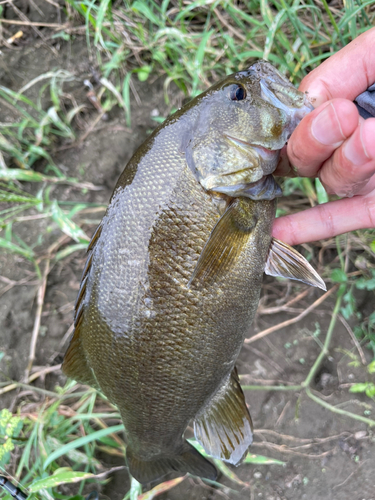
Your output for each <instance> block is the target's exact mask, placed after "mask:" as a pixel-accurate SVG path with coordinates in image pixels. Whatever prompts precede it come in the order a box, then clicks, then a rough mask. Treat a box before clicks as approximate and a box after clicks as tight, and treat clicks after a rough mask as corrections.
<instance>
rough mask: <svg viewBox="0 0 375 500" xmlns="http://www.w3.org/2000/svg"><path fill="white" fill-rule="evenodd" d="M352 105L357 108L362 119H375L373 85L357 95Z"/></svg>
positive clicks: (374, 91)
mask: <svg viewBox="0 0 375 500" xmlns="http://www.w3.org/2000/svg"><path fill="white" fill-rule="evenodd" d="M354 104H355V105H356V106H357V109H358V111H359V114H360V115H361V116H362V118H364V119H365V120H366V119H367V118H375V83H373V84H372V85H370V87H369V88H368V89H367V90H365V91H364V92H362V94H359V96H357V97H356V98H355V100H354Z"/></svg>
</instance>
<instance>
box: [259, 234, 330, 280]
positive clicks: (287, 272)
mask: <svg viewBox="0 0 375 500" xmlns="http://www.w3.org/2000/svg"><path fill="white" fill-rule="evenodd" d="M264 272H265V273H266V274H269V275H270V276H279V277H282V278H290V279H292V280H298V281H302V282H303V283H306V284H307V285H311V286H316V287H318V288H321V289H322V290H327V288H326V286H325V283H324V281H323V280H322V278H321V277H320V276H319V274H318V273H317V272H316V271H315V269H314V268H313V267H312V266H311V265H310V264H309V263H308V262H307V260H306V259H305V257H303V256H302V255H301V254H300V253H299V252H297V250H295V249H294V248H292V247H290V246H289V245H287V244H286V243H283V242H282V241H279V240H277V239H276V238H272V241H271V245H270V248H269V250H268V258H267V262H266V267H265V269H264Z"/></svg>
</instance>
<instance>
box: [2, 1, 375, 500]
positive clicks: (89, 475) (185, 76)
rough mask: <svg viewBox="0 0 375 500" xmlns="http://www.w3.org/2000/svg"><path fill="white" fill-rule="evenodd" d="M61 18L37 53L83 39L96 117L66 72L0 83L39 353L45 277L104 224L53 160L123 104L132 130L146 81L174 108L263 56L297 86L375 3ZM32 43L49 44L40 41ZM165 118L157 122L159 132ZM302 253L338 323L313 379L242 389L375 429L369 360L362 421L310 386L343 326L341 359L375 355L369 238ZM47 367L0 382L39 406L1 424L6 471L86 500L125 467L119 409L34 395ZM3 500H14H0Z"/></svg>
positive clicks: (169, 7)
mask: <svg viewBox="0 0 375 500" xmlns="http://www.w3.org/2000/svg"><path fill="white" fill-rule="evenodd" d="M5 7H9V5H7V3H6V2H5V3H4V2H3V3H2V5H0V27H1V31H0V37H2V40H3V41H6V40H9V39H10V37H11V35H13V34H14V32H15V29H18V28H19V26H18V25H16V24H15V25H14V26H12V22H11V21H9V20H3V22H1V17H2V13H3V12H4V8H5ZM61 15H62V18H63V19H64V21H63V22H61V21H58V22H56V23H53V26H50V27H49V28H47V29H50V31H49V35H48V36H47V38H45V32H43V33H44V35H43V36H44V39H43V43H47V44H50V46H51V47H52V44H53V43H55V42H56V41H61V43H68V44H69V43H71V42H72V41H73V39H74V38H77V37H78V38H79V37H80V38H85V40H86V43H87V58H88V59H89V60H90V64H91V65H92V66H93V67H94V69H95V75H96V76H93V78H92V79H91V80H92V85H91V87H92V88H91V92H92V93H93V94H92V95H91V97H92V98H93V99H95V103H96V107H97V109H96V111H95V114H94V113H93V111H89V110H88V108H87V104H86V103H85V102H83V101H82V102H80V101H78V102H77V100H76V98H75V91H74V85H76V86H78V87H79V85H81V82H80V81H78V79H77V77H76V76H75V75H74V74H73V73H70V72H68V71H67V70H65V69H53V70H52V69H51V70H50V71H48V72H46V73H44V74H41V75H38V76H37V77H36V78H34V79H30V80H29V81H28V82H27V83H26V84H25V85H24V86H23V87H22V88H18V87H17V88H8V87H6V86H3V85H2V86H0V106H1V107H2V109H3V110H4V111H5V113H4V116H8V115H7V114H9V117H8V119H6V120H5V119H3V118H1V122H0V202H2V203H3V207H2V208H1V210H0V230H1V232H0V247H1V248H2V250H4V251H6V252H8V253H10V254H12V255H13V257H14V259H19V258H20V259H23V260H27V261H29V262H30V263H31V265H32V268H33V270H34V272H33V274H32V276H31V277H33V276H34V277H35V278H36V280H37V283H38V290H39V292H40V293H38V297H39V305H40V308H39V313H40V315H39V317H36V319H35V323H34V330H35V339H34V340H35V342H36V340H37V336H38V334H39V330H40V328H39V325H40V321H41V314H42V307H43V301H44V293H45V289H46V285H47V280H48V270H49V269H50V268H52V267H53V266H54V265H55V264H56V263H57V262H59V261H60V262H61V261H62V262H64V263H65V265H69V262H70V259H71V258H72V255H73V254H74V253H75V252H77V251H79V250H83V249H84V248H85V247H86V245H87V240H88V238H87V235H86V231H87V229H90V227H93V226H94V225H95V224H96V223H97V220H96V217H97V215H96V214H97V213H98V210H101V209H102V208H103V207H101V206H97V205H95V204H92V203H89V202H88V201H82V200H86V199H87V193H88V191H89V190H94V189H96V186H94V185H93V184H91V183H88V182H84V181H82V180H81V179H78V178H75V177H70V176H69V175H68V174H67V172H65V170H63V169H62V168H61V165H60V164H59V163H58V162H57V160H56V158H57V157H58V154H59V152H60V151H61V150H62V149H63V148H74V147H79V146H80V145H82V144H83V143H84V141H85V140H86V138H87V137H88V135H89V134H90V133H92V132H93V131H94V130H95V129H96V127H97V126H98V124H99V120H100V118H102V117H103V116H104V115H106V114H107V115H108V114H110V113H111V111H112V110H114V108H116V107H118V108H120V109H121V110H122V113H123V116H124V118H123V119H124V121H125V124H126V125H127V127H131V125H132V115H131V103H132V102H134V101H137V100H138V99H139V98H138V93H137V87H138V85H141V84H142V83H143V82H147V83H148V84H149V85H150V88H151V89H152V88H153V85H154V82H155V80H156V78H157V77H162V78H163V79H164V99H165V101H166V103H167V104H168V106H169V109H171V108H172V107H174V106H178V105H179V102H181V100H182V99H183V98H185V97H189V96H191V97H192V96H195V95H197V94H198V93H199V92H201V91H202V90H204V89H205V88H207V86H209V85H210V84H212V83H213V82H214V81H216V80H217V79H218V78H220V77H222V76H224V75H225V74H229V73H231V72H234V71H237V70H238V69H243V68H245V67H247V66H248V65H249V64H251V62H252V61H253V60H254V59H257V58H264V59H267V60H269V61H270V62H272V63H273V64H275V65H276V66H277V67H278V68H279V69H280V70H281V71H282V72H283V73H285V74H287V75H288V76H289V77H290V79H291V81H292V82H294V83H295V84H298V82H299V81H300V80H301V79H302V78H303V77H304V76H305V75H306V74H307V73H308V72H309V71H311V70H312V69H313V68H314V67H316V66H317V65H319V64H320V63H321V62H322V61H324V60H325V59H326V58H327V57H329V56H330V55H332V54H333V53H335V52H336V51H338V50H339V49H340V48H342V47H343V46H344V45H346V44H347V43H348V42H350V41H351V40H353V39H354V38H355V37H356V36H358V35H359V34H360V33H362V32H364V31H365V30H367V29H369V28H370V27H371V26H372V25H373V24H374V20H375V9H374V2H373V1H362V0H356V1H354V0H346V1H345V2H344V4H343V5H342V6H341V7H340V8H333V7H332V6H330V5H328V4H327V2H326V0H323V1H322V2H321V3H318V2H314V1H312V0H305V1H299V0H294V1H291V0H288V1H287V0H279V1H276V0H273V1H268V2H267V1H266V0H260V1H259V0H250V1H244V2H241V3H238V2H235V1H233V0H217V1H213V2H204V1H203V0H197V1H193V2H187V1H186V2H185V1H184V2H183V1H177V0H173V1H167V0H163V1H160V2H154V1H152V0H147V1H140V0H136V1H134V2H127V1H116V0H113V1H110V0H97V1H95V0H82V1H77V0H67V1H66V3H65V5H64V8H63V9H62V10H61ZM64 16H65V17H64ZM20 19H21V20H22V21H23V22H24V23H25V24H24V25H23V26H22V29H23V30H24V31H25V33H26V34H27V30H28V29H29V30H31V29H34V28H35V29H39V28H36V27H35V26H34V27H33V28H31V26H30V23H29V21H28V19H27V18H26V19H25V16H24V17H22V16H20ZM37 35H38V36H42V35H40V31H39V33H38V34H37ZM21 40H22V38H21ZM26 40H27V38H26ZM7 43H8V42H7ZM12 43H13V42H12ZM29 43H30V45H31V44H32V43H33V42H31V41H30V42H29ZM24 44H26V45H27V42H26V41H25V42H24ZM4 50H7V49H4ZM71 86H73V90H72V91H71V90H70V87H71ZM88 89H89V87H88ZM162 118H163V117H158V119H159V121H160V120H162ZM61 186H68V187H69V189H70V191H69V192H70V194H71V199H69V200H67V199H66V198H64V199H63V198H62V197H61V194H60V193H61V190H59V187H61ZM284 193H285V194H286V195H288V196H289V200H292V201H288V199H286V200H284V201H283V202H282V203H281V204H280V206H279V214H283V213H290V211H291V210H295V209H296V206H297V208H298V209H301V208H303V207H306V206H309V205H314V204H317V203H324V202H325V201H327V199H328V198H327V195H326V193H325V191H324V190H323V189H322V186H321V184H320V182H319V181H318V180H316V181H312V180H310V179H288V180H285V182H284ZM73 194H74V196H73ZM77 199H79V201H77ZM296 203H297V205H296ZM39 219H41V220H43V221H44V222H45V223H46V226H47V232H46V234H44V233H42V234H39V235H37V234H33V235H31V237H30V238H28V239H27V241H26V238H25V237H24V236H22V234H24V233H22V232H20V230H19V228H20V226H21V225H22V224H25V223H28V221H37V220H39ZM304 251H305V254H306V256H307V258H309V259H313V258H315V257H316V255H317V254H318V255H319V262H320V263H321V267H322V268H324V277H325V279H326V281H327V283H329V284H332V285H334V284H337V289H338V295H337V298H336V302H335V306H334V312H333V316H332V322H331V325H330V327H329V329H328V332H327V334H326V338H325V341H323V342H321V341H320V340H319V342H320V346H321V351H320V353H319V354H318V355H317V358H316V360H315V362H314V363H313V364H312V366H311V367H310V369H307V368H306V378H305V380H304V381H303V382H301V383H300V384H297V385H294V386H283V385H282V384H277V385H272V386H260V385H258V386H246V388H247V389H248V390H275V391H276V390H277V391H288V390H289V391H290V390H293V391H295V392H300V393H301V394H302V393H304V394H305V395H306V396H307V397H308V398H310V399H312V400H313V401H314V402H315V403H317V404H318V405H322V406H324V407H325V408H326V409H327V410H329V411H331V412H335V413H339V414H340V415H342V416H344V417H345V418H350V419H352V423H353V424H354V423H355V421H362V422H365V423H366V424H368V425H370V426H372V425H373V424H374V420H373V418H374V416H373V415H372V416H371V413H370V414H369V412H371V409H373V400H374V397H375V391H374V385H375V384H374V378H373V375H374V364H373V363H374V362H373V361H370V362H369V363H368V367H367V370H365V371H364V374H363V377H364V378H363V379H358V380H354V381H353V383H352V384H351V385H350V387H349V388H348V389H347V390H348V398H349V397H351V396H350V394H349V391H351V393H352V394H363V395H364V396H365V397H366V398H367V400H365V401H363V400H360V401H361V404H362V407H363V408H364V411H363V415H362V414H360V413H353V412H348V411H346V410H343V409H341V408H340V407H338V406H334V405H332V404H329V403H328V402H327V401H325V400H324V398H322V397H320V395H319V394H316V393H315V392H312V390H311V385H312V384H311V383H312V381H313V379H314V376H315V375H316V373H317V370H318V369H319V368H320V366H321V362H322V360H323V358H325V357H326V355H327V352H328V350H329V348H330V347H331V344H332V334H333V329H334V326H335V324H336V322H337V320H338V319H337V318H339V317H340V316H341V317H342V318H343V319H344V320H345V321H355V322H356V326H355V327H354V331H353V332H352V333H353V335H354V337H355V339H356V341H357V344H358V345H359V350H358V348H357V350H358V354H357V351H356V350H355V349H353V350H352V351H345V350H343V349H341V352H342V359H343V360H344V362H346V363H347V365H348V366H350V364H351V363H352V364H353V363H354V364H356V366H358V363H359V364H361V359H360V357H361V355H363V351H364V350H365V352H368V353H370V356H367V357H366V356H365V359H366V360H367V361H368V359H369V358H372V359H375V311H373V312H372V313H370V314H369V315H366V316H363V315H362V312H361V306H360V305H359V304H358V301H359V298H358V297H359V294H360V293H361V291H362V290H364V291H367V292H372V291H374V290H375V265H374V257H375V232H374V231H373V230H367V231H361V232H355V233H353V234H350V235H348V236H345V237H340V238H336V239H335V240H331V241H328V242H324V243H322V244H320V246H319V245H316V246H314V247H313V246H311V245H305V250H304ZM9 286H12V285H11V284H10V285H9ZM283 286H284V285H283V284H282V283H280V287H281V288H282V287H283ZM285 300H287V299H285ZM35 325H36V327H35ZM349 328H350V327H349ZM367 350H368V351H367ZM2 354H3V355H2ZM2 358H3V359H2ZM31 358H32V356H31ZM345 360H346V361H345ZM1 363H2V364H1ZM4 363H5V356H4V353H0V369H3V368H4ZM351 366H353V365H351ZM49 368H52V369H53V368H54V367H46V368H42V369H41V370H39V368H38V369H37V371H36V372H35V371H31V374H30V373H26V376H25V378H24V379H23V380H22V381H12V380H8V379H7V378H6V377H5V376H3V377H2V378H3V382H0V397H1V395H2V394H5V393H10V392H11V391H19V390H21V389H22V390H25V391H31V393H34V394H36V395H37V396H38V402H37V403H34V404H33V403H32V401H31V400H29V399H28V396H27V395H26V396H25V397H24V398H23V399H22V405H19V406H18V407H17V408H16V409H15V410H14V411H13V412H12V413H10V412H8V411H6V410H3V411H2V412H1V413H0V466H1V467H2V468H6V469H7V471H8V472H9V473H11V474H12V475H13V476H14V478H15V480H16V481H19V480H21V479H22V484H23V485H24V486H26V487H27V488H28V491H29V492H30V498H42V499H44V498H46V499H68V498H72V491H74V492H75V496H74V497H73V498H74V500H83V498H84V496H83V492H84V491H86V489H87V487H89V488H90V484H91V483H93V482H95V483H99V484H105V483H106V481H108V477H109V476H110V474H111V473H112V472H114V470H115V469H116V468H111V467H104V466H103V465H102V463H101V462H100V461H98V458H97V457H98V454H99V453H100V454H101V455H102V456H103V455H104V456H107V457H111V456H112V457H123V454H124V450H125V443H124V442H123V441H122V435H121V429H122V424H121V421H120V419H119V415H118V413H117V412H116V410H115V408H114V407H112V406H111V405H110V404H109V403H108V401H106V399H105V398H104V396H102V395H100V394H98V393H97V392H95V391H94V390H91V389H90V390H87V388H84V389H83V388H82V387H80V386H79V385H77V384H75V383H74V382H71V381H68V382H67V383H66V384H65V386H64V387H60V386H56V387H55V388H54V389H53V390H46V389H41V388H40V387H38V386H36V385H35V384H34V382H35V380H38V379H39V377H42V376H51V375H50V373H51V371H52V370H51V371H48V370H49ZM38 370H39V371H38ZM0 373H2V372H0ZM40 373H41V375H40ZM29 394H30V392H29ZM353 397H354V396H353ZM366 401H368V402H366ZM363 405H364V406H363ZM296 411H297V412H298V409H296ZM366 412H367V413H366ZM246 461H247V462H249V463H256V464H264V466H267V465H268V464H270V463H273V464H275V465H281V464H282V462H281V461H278V460H276V459H274V458H270V457H264V456H263V455H257V454H249V455H248V457H247V459H246ZM217 465H218V467H219V468H220V470H221V472H222V473H223V475H224V476H225V477H226V479H227V480H230V481H231V483H230V484H231V487H230V488H229V489H228V486H226V487H225V488H226V489H225V488H224V486H223V485H222V484H220V483H211V484H210V485H209V483H208V482H207V483H206V486H207V487H208V486H211V487H214V488H218V489H219V490H221V491H222V492H223V493H224V492H225V493H226V494H227V495H231V497H233V498H235V494H236V493H235V492H236V491H237V490H238V489H240V488H243V487H244V483H243V482H242V481H241V480H240V479H239V478H238V476H237V475H236V474H234V472H233V471H232V470H230V469H229V468H227V467H226V466H225V465H224V464H222V463H220V462H219V463H218V464H217ZM120 467H121V466H120ZM116 470H117V469H116ZM0 471H1V468H0ZM124 473H126V472H124ZM182 480H185V481H192V479H189V478H188V479H181V478H179V479H178V480H172V481H169V482H165V483H162V485H160V486H159V487H157V488H159V489H156V490H153V491H151V492H146V493H142V488H141V486H140V485H139V484H138V483H137V482H136V481H134V480H133V481H132V482H131V484H130V489H129V491H128V492H126V493H124V494H125V496H124V500H125V499H131V500H136V499H139V500H141V499H143V500H146V498H147V499H151V498H154V497H155V496H156V495H157V494H160V493H161V492H162V491H168V490H169V489H171V488H172V487H174V486H175V485H176V484H178V483H179V482H180V481H182ZM72 485H73V486H72ZM91 487H92V486H91ZM245 487H248V485H246V484H245ZM228 491H229V493H228ZM0 498H4V499H6V500H10V498H11V497H10V495H7V494H5V493H4V492H1V491H0Z"/></svg>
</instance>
